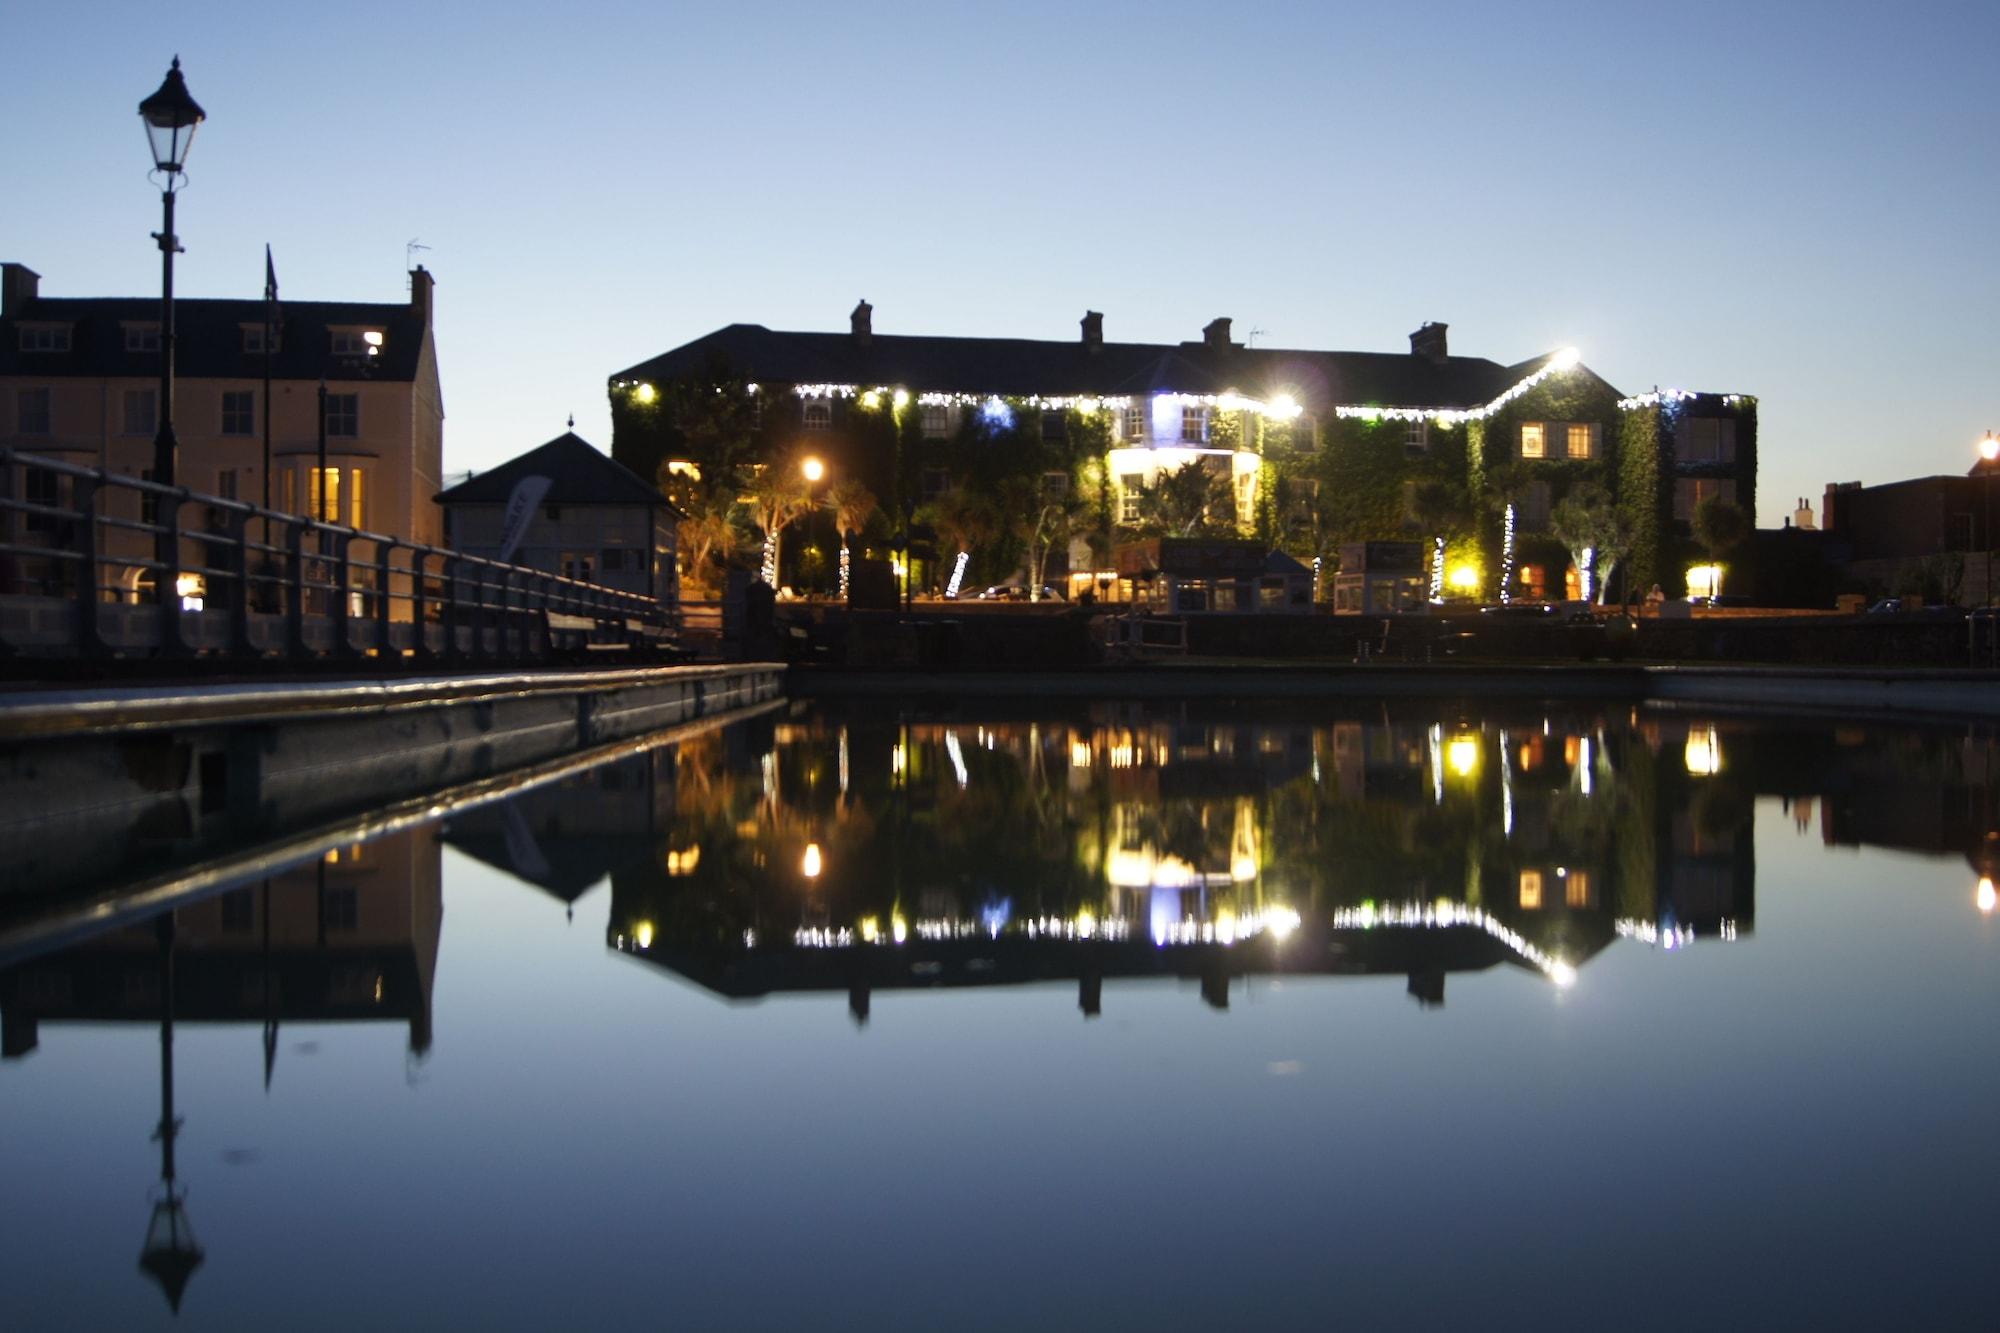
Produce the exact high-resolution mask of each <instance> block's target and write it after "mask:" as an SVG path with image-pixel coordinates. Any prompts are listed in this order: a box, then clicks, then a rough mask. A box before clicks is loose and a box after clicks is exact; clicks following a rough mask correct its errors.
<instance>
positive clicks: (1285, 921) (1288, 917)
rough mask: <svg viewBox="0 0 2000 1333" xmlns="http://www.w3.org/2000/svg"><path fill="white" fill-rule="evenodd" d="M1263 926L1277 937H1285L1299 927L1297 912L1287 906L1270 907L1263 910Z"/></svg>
mask: <svg viewBox="0 0 2000 1333" xmlns="http://www.w3.org/2000/svg"><path fill="white" fill-rule="evenodd" d="M1264 926H1265V928H1266V929H1267V930H1269V931H1270V932H1271V934H1272V935H1273V936H1274V937H1275V938H1277V939H1281V940H1282V939H1286V938H1288V937H1289V936H1290V935H1291V933H1292V932H1293V931H1295V930H1297V929H1298V928H1299V914H1298V913H1297V912H1295V911H1293V910H1292V909H1291V908H1289V907H1272V908H1268V909H1266V910H1265V912H1264Z"/></svg>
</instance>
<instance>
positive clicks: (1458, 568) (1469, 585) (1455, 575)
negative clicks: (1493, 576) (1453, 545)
mask: <svg viewBox="0 0 2000 1333" xmlns="http://www.w3.org/2000/svg"><path fill="white" fill-rule="evenodd" d="M1450 583H1451V586H1452V587H1454V588H1457V589H1458V590H1459V591H1460V592H1471V591H1473V590H1474V589H1476V588H1477V587H1478V586H1479V571H1478V570H1477V569H1475V568H1473V567H1472V566H1471V565H1453V566H1452V567H1451V577H1450Z"/></svg>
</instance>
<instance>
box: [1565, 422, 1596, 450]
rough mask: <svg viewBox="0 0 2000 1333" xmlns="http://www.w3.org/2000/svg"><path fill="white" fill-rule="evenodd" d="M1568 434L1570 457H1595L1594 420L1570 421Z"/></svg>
mask: <svg viewBox="0 0 2000 1333" xmlns="http://www.w3.org/2000/svg"><path fill="white" fill-rule="evenodd" d="M1568 434H1569V456H1570V457H1571V458H1595V457H1597V423H1596V422H1595V421H1577V422H1571V423H1570V426H1569V432H1568Z"/></svg>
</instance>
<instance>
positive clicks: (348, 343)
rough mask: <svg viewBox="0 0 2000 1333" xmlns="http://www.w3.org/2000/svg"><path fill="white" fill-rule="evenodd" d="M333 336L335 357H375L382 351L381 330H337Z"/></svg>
mask: <svg viewBox="0 0 2000 1333" xmlns="http://www.w3.org/2000/svg"><path fill="white" fill-rule="evenodd" d="M332 336H333V354H334V355H335V356H374V355H375V354H376V353H377V352H379V351H381V350H382V331H381V330H380V329H335V330H333V335H332Z"/></svg>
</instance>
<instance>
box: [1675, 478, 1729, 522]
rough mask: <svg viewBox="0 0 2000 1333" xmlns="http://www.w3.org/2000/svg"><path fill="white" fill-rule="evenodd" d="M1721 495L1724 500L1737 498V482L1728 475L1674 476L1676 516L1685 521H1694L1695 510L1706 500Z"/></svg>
mask: <svg viewBox="0 0 2000 1333" xmlns="http://www.w3.org/2000/svg"><path fill="white" fill-rule="evenodd" d="M1717 496H1720V497H1721V498H1722V499H1724V500H1728V501H1731V502H1732V503H1733V502H1734V501H1735V499H1736V483H1735V482H1734V481H1731V480H1729V479H1728V478H1726V477H1723V478H1718V477H1676V478H1674V517H1675V518H1677V519H1679V520H1680V521H1681V522H1683V523H1692V522H1694V511H1695V510H1696V509H1699V508H1700V507H1701V503H1702V501H1704V500H1710V499H1714V498H1715V497H1717Z"/></svg>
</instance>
